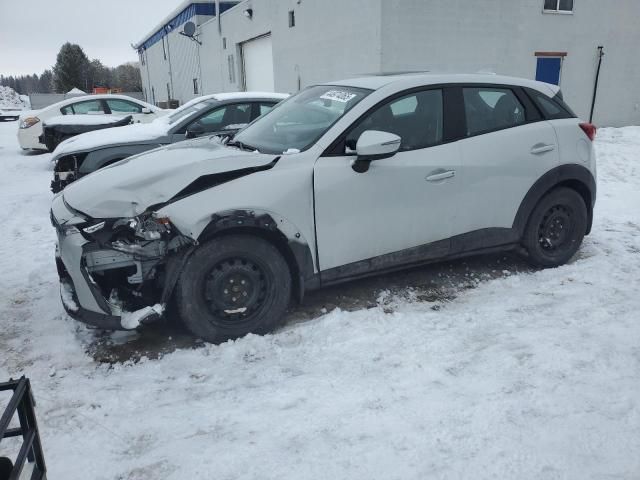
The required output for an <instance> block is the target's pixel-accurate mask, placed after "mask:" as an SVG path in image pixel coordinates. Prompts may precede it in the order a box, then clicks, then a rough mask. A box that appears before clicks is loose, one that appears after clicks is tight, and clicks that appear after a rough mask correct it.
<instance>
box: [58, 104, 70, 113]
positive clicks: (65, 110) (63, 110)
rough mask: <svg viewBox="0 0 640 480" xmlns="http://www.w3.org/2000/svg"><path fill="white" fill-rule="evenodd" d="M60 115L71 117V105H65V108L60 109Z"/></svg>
mask: <svg viewBox="0 0 640 480" xmlns="http://www.w3.org/2000/svg"><path fill="white" fill-rule="evenodd" d="M60 113H62V114H63V115H73V107H72V106H71V105H67V106H66V107H62V108H61V109H60Z"/></svg>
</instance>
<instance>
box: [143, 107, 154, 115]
mask: <svg viewBox="0 0 640 480" xmlns="http://www.w3.org/2000/svg"><path fill="white" fill-rule="evenodd" d="M142 113H144V114H148V113H153V112H152V111H151V109H150V108H149V107H142Z"/></svg>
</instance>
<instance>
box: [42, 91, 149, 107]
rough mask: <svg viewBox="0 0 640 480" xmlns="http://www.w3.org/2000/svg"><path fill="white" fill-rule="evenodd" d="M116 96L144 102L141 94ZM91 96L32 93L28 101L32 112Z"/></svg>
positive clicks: (126, 93)
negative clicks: (68, 100) (65, 101)
mask: <svg viewBox="0 0 640 480" xmlns="http://www.w3.org/2000/svg"><path fill="white" fill-rule="evenodd" d="M118 95H127V96H129V97H133V98H137V99H138V100H144V96H143V95H142V92H123V93H119V94H118ZM90 96H91V94H88V95H67V94H66V93H32V94H30V95H29V100H30V101H31V109H32V110H40V109H41V108H46V107H48V106H49V105H53V104H54V103H58V102H61V101H63V100H66V99H68V98H80V97H90Z"/></svg>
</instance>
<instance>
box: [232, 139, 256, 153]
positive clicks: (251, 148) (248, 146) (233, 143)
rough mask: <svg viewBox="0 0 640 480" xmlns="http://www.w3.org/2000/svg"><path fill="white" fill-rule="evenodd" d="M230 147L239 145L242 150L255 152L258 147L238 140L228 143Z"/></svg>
mask: <svg viewBox="0 0 640 480" xmlns="http://www.w3.org/2000/svg"><path fill="white" fill-rule="evenodd" d="M226 145H227V146H229V147H238V148H239V149H240V150H247V151H248V152H255V151H256V150H257V148H255V147H252V146H251V145H247V144H246V143H242V142H240V141H238V140H231V141H230V142H227V143H226Z"/></svg>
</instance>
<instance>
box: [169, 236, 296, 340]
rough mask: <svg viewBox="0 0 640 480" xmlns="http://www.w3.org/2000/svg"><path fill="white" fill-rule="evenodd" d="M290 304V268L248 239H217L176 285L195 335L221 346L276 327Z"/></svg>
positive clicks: (185, 319) (203, 248)
mask: <svg viewBox="0 0 640 480" xmlns="http://www.w3.org/2000/svg"><path fill="white" fill-rule="evenodd" d="M290 298H291V273H290V271H289V267H288V265H287V262H286V261H285V259H284V258H283V257H282V255H281V254H280V252H279V251H278V249H277V248H276V247H274V246H273V245H272V244H271V243H269V242H267V241H265V240H263V239H261V238H258V237H253V236H248V235H228V236H223V237H220V238H215V239H213V240H211V241H209V242H207V243H205V244H203V245H202V246H201V247H199V248H198V249H197V250H196V251H195V252H194V253H193V255H192V256H191V258H189V260H188V261H187V263H186V265H185V267H184V269H183V271H182V273H181V275H180V279H179V280H178V284H177V285H176V303H177V306H178V311H179V313H180V317H181V318H182V321H183V322H184V324H185V326H186V327H187V329H188V330H189V331H191V333H193V334H194V335H196V336H197V337H200V338H202V339H203V340H206V341H208V342H212V343H220V342H224V341H226V340H229V339H234V338H238V337H242V336H244V335H247V334H248V333H256V334H260V335H262V334H265V333H268V332H270V331H272V330H273V329H275V328H276V327H277V325H278V324H279V323H280V321H281V320H282V319H283V317H284V313H285V311H286V309H287V307H288V305H289V299H290Z"/></svg>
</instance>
